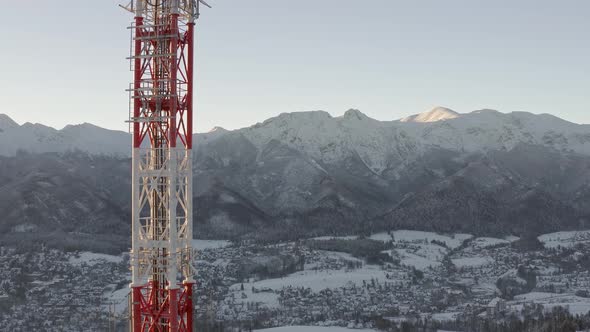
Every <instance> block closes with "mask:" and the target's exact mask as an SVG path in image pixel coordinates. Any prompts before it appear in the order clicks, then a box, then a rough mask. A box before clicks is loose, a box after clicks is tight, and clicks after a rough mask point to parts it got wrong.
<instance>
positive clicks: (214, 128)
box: [207, 126, 227, 134]
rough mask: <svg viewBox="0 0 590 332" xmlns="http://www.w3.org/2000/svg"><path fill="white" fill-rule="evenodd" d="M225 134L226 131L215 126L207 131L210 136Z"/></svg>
mask: <svg viewBox="0 0 590 332" xmlns="http://www.w3.org/2000/svg"><path fill="white" fill-rule="evenodd" d="M225 132H227V129H225V128H223V127H219V126H215V127H213V128H212V129H211V130H209V131H208V132H207V133H208V134H212V133H225Z"/></svg>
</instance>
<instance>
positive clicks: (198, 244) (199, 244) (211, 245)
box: [193, 240, 231, 250]
mask: <svg viewBox="0 0 590 332" xmlns="http://www.w3.org/2000/svg"><path fill="white" fill-rule="evenodd" d="M230 245H231V242H230V241H226V240H193V249H197V250H205V249H219V248H225V247H229V246H230Z"/></svg>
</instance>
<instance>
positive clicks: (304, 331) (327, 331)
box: [254, 326, 376, 332]
mask: <svg viewBox="0 0 590 332" xmlns="http://www.w3.org/2000/svg"><path fill="white" fill-rule="evenodd" d="M254 331H260V332H375V331H376V330H369V329H347V328H345V327H337V326H328V327H323V326H283V327H273V328H270V329H263V330H254Z"/></svg>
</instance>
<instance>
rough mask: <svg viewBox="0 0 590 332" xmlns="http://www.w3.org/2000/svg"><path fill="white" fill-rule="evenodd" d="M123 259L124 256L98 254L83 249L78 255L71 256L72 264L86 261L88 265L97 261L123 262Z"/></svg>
mask: <svg viewBox="0 0 590 332" xmlns="http://www.w3.org/2000/svg"><path fill="white" fill-rule="evenodd" d="M122 261H123V257H122V256H114V255H107V254H97V253H94V252H89V251H83V252H80V253H79V255H78V257H76V255H74V256H71V257H70V259H69V262H70V264H72V265H80V264H82V263H86V264H87V265H94V264H97V263H105V262H106V263H121V262H122Z"/></svg>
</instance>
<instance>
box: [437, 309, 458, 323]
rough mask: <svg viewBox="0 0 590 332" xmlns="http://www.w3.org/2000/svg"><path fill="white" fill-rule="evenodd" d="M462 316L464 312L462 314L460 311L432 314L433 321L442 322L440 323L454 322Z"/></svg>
mask: <svg viewBox="0 0 590 332" xmlns="http://www.w3.org/2000/svg"><path fill="white" fill-rule="evenodd" d="M460 314H462V312H460V311H456V312H441V313H436V314H432V319H433V320H437V321H440V322H444V321H453V320H455V319H456V318H457V316H459V315H460Z"/></svg>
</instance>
